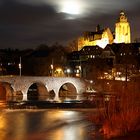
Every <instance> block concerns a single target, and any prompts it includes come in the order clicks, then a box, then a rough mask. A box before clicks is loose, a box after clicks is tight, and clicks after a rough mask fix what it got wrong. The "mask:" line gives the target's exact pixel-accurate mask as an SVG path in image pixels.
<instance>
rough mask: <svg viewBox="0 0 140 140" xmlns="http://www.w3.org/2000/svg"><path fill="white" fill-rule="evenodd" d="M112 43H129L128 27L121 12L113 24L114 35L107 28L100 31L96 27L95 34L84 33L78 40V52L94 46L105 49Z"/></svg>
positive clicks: (98, 27) (125, 18)
mask: <svg viewBox="0 0 140 140" xmlns="http://www.w3.org/2000/svg"><path fill="white" fill-rule="evenodd" d="M112 43H131V34H130V25H129V22H128V20H127V17H126V15H125V13H124V12H123V11H121V12H120V16H119V19H118V20H117V22H116V24H115V34H114V35H113V33H112V32H111V30H110V29H109V28H104V29H100V26H99V25H98V26H97V27H96V31H95V32H84V33H83V35H82V36H81V37H79V38H78V51H79V50H81V49H82V48H83V47H84V46H96V45H98V46H99V47H101V48H105V47H106V45H107V44H112Z"/></svg>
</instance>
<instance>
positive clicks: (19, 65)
mask: <svg viewBox="0 0 140 140" xmlns="http://www.w3.org/2000/svg"><path fill="white" fill-rule="evenodd" d="M18 67H19V76H21V68H22V67H21V56H20V59H19V64H18Z"/></svg>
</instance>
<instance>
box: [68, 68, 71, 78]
mask: <svg viewBox="0 0 140 140" xmlns="http://www.w3.org/2000/svg"><path fill="white" fill-rule="evenodd" d="M70 72H71V70H70V69H69V68H68V69H67V74H68V77H69V74H70Z"/></svg>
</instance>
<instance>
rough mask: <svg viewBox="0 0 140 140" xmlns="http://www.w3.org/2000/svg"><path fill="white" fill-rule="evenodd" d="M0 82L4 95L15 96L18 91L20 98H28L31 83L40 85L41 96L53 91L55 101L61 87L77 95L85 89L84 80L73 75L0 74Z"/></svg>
mask: <svg viewBox="0 0 140 140" xmlns="http://www.w3.org/2000/svg"><path fill="white" fill-rule="evenodd" d="M0 84H1V85H2V86H3V87H5V91H6V96H17V95H18V94H19V93H20V94H22V96H23V98H22V100H28V98H27V95H28V94H27V93H28V91H29V89H30V87H31V86H32V85H33V84H36V85H38V87H40V88H38V90H39V94H40V95H42V96H45V95H46V94H48V93H49V92H52V91H53V93H54V94H55V95H54V100H56V101H58V100H59V95H60V93H61V89H63V90H64V91H68V90H71V92H73V93H76V94H77V95H78V94H81V93H83V92H85V91H86V82H85V80H83V79H81V78H74V77H44V76H1V77H0ZM76 99H78V98H77V97H76Z"/></svg>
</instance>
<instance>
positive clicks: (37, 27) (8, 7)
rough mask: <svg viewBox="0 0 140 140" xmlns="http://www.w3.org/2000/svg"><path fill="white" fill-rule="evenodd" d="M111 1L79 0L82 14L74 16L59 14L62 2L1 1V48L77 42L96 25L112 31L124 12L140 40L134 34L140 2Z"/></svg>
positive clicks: (50, 0) (59, 0)
mask: <svg viewBox="0 0 140 140" xmlns="http://www.w3.org/2000/svg"><path fill="white" fill-rule="evenodd" d="M112 1H113V0H86V1H85V0H78V2H81V3H84V4H82V8H83V11H84V13H82V14H81V15H75V16H73V15H70V14H66V13H62V12H61V11H59V7H60V6H61V2H63V0H58V1H56V0H1V1H0V2H1V3H0V19H1V20H0V40H1V41H0V47H1V48H4V47H13V48H14V47H16V48H23V47H32V46H37V45H38V44H40V43H46V44H49V43H54V42H56V41H58V42H60V43H63V42H66V41H70V40H72V39H76V38H77V37H78V36H80V35H81V33H82V32H83V31H87V30H89V31H95V27H96V25H97V24H101V26H102V27H110V28H111V29H112V30H114V24H115V22H116V19H117V18H118V16H119V12H120V10H123V9H124V10H126V13H127V15H128V20H129V21H130V23H131V28H132V32H134V33H135V35H137V36H140V35H139V33H138V30H137V29H138V28H139V25H138V23H139V11H140V10H139V6H137V5H138V4H139V3H140V1H139V0H133V1H132V2H131V1H130V2H128V0H116V1H115V0H114V1H113V2H112ZM130 5H131V6H130ZM68 17H70V18H68ZM134 25H135V28H134V27H133V26H134Z"/></svg>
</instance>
